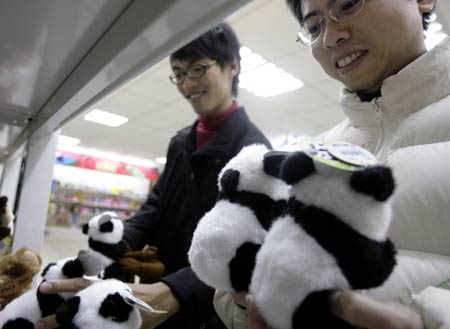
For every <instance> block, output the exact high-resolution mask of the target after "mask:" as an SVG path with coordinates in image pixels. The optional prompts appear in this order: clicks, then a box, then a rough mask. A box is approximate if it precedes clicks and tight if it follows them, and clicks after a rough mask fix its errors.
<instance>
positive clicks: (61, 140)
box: [58, 135, 80, 146]
mask: <svg viewBox="0 0 450 329" xmlns="http://www.w3.org/2000/svg"><path fill="white" fill-rule="evenodd" d="M58 144H65V145H74V146H75V145H78V144H80V139H79V138H75V137H69V136H64V135H60V136H59V137H58Z"/></svg>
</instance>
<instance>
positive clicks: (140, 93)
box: [10, 0, 450, 263]
mask: <svg viewBox="0 0 450 329" xmlns="http://www.w3.org/2000/svg"><path fill="white" fill-rule="evenodd" d="M440 5H441V6H447V7H445V8H444V7H443V9H441V8H440V12H442V13H445V12H446V13H450V8H448V7H450V5H449V3H448V2H447V1H440V2H439V1H438V6H440ZM438 19H439V21H440V23H441V24H442V25H443V26H441V29H439V26H438V25H437V24H436V25H435V26H434V27H433V28H432V30H433V31H435V32H436V33H435V37H437V38H442V37H443V35H444V33H445V32H447V34H450V31H449V28H450V17H449V16H445V15H440V16H439V17H438ZM227 21H228V22H229V23H230V25H231V26H232V27H233V28H234V29H235V31H236V33H237V35H238V37H239V39H240V41H241V44H242V46H245V47H248V48H250V49H251V50H252V51H253V52H256V53H258V54H259V55H261V56H262V57H263V58H264V59H265V61H266V63H269V62H270V63H273V64H275V65H276V66H277V67H279V68H281V69H283V70H284V71H285V72H287V73H289V74H291V75H292V76H293V77H295V78H297V79H300V80H301V84H302V87H301V88H298V89H296V90H293V91H290V92H286V93H283V94H280V95H276V96H271V97H261V96H256V95H254V94H252V93H251V92H249V91H248V90H246V89H244V88H239V96H238V102H239V104H241V105H243V106H245V108H246V111H247V113H248V115H249V117H250V118H251V119H252V120H253V122H255V124H256V125H257V126H258V127H260V128H261V129H262V131H263V132H264V133H265V134H266V136H268V138H269V139H270V141H271V142H272V144H273V145H274V146H275V147H277V148H280V147H283V146H286V144H289V143H290V142H292V141H293V140H295V138H298V137H313V136H316V135H317V134H319V133H321V132H323V131H326V130H327V129H329V128H331V127H332V126H334V125H335V124H337V123H338V122H340V121H341V120H342V119H343V118H344V116H343V113H342V111H341V110H340V108H339V104H338V100H339V93H340V90H341V89H342V85H341V84H340V83H338V82H336V81H334V80H332V79H331V78H329V77H328V76H327V75H326V74H325V73H324V72H323V71H322V69H321V68H320V66H319V65H318V64H317V63H316V62H315V61H314V60H313V59H312V57H311V55H310V53H309V49H308V48H307V47H305V46H302V45H301V44H300V43H298V42H296V32H297V30H298V23H297V22H296V21H295V19H294V18H293V17H292V15H291V14H290V12H289V11H288V8H287V7H286V5H285V0H255V1H252V2H251V3H250V4H248V5H246V6H245V7H243V8H242V9H240V10H238V11H237V12H235V13H234V14H232V15H231V16H230V17H229V18H228V19H227ZM430 42H432V41H431V39H430ZM262 65H263V64H258V65H256V66H262ZM252 69H255V68H252ZM170 73H171V70H170V65H169V61H168V58H164V59H162V60H161V61H160V62H159V63H157V64H155V65H153V66H152V67H151V68H149V69H148V70H147V71H145V72H144V73H142V74H140V75H139V76H137V77H135V78H134V79H132V80H130V81H129V82H127V83H125V84H123V85H122V86H121V87H120V88H118V89H117V90H115V91H113V92H112V93H111V94H109V95H107V96H105V97H103V98H102V99H100V100H99V101H98V102H97V103H95V104H93V105H92V106H90V107H89V108H88V109H86V111H84V112H83V113H82V114H80V115H78V116H77V117H75V118H73V119H71V120H70V121H69V122H67V123H65V124H64V126H63V127H62V130H61V135H62V136H66V137H71V138H73V139H69V144H70V143H73V142H74V139H75V140H78V142H77V143H78V144H77V145H75V146H74V145H69V144H67V139H66V141H63V139H60V141H61V143H60V144H59V145H58V152H60V153H59V154H58V155H59V156H60V160H61V159H62V158H61V156H62V154H65V155H66V156H67V155H68V154H69V155H70V153H71V152H73V153H78V154H83V155H84V156H92V157H96V158H97V159H101V160H103V164H104V166H105V163H106V167H108V163H109V165H111V166H113V167H114V166H115V164H116V165H117V163H122V164H123V163H126V164H130V165H132V166H138V167H139V166H140V167H145V168H154V170H156V171H159V172H161V171H162V170H163V169H164V160H163V158H164V157H165V154H166V150H167V146H168V143H169V140H170V138H171V137H172V136H173V135H174V134H175V132H176V131H178V130H179V129H181V128H182V127H185V126H187V125H190V124H191V123H192V122H193V121H194V120H195V113H194V112H193V110H192V108H191V107H190V105H189V104H188V102H187V101H186V100H185V99H183V97H182V96H181V95H180V94H179V93H178V91H177V89H176V87H175V86H174V85H173V84H171V82H170V81H169V78H168V76H169V74H170ZM268 82H270V81H268ZM297 83H298V82H297ZM93 109H100V110H103V111H108V112H110V113H114V114H117V115H120V116H124V117H126V118H127V119H128V121H127V122H126V123H125V124H123V125H121V126H119V127H109V126H105V125H101V124H97V123H93V122H91V121H87V120H85V119H84V115H85V114H87V113H89V112H90V111H91V110H93ZM61 152H62V153H61ZM64 152H65V153H64ZM66 159H67V157H66V158H63V161H59V164H58V165H55V170H54V179H53V184H52V193H51V197H50V202H49V211H48V220H47V228H46V231H45V232H46V236H45V238H44V244H43V247H42V250H41V255H42V256H43V259H44V263H47V262H50V261H55V260H58V259H61V258H63V257H67V256H71V255H73V254H74V253H75V252H76V251H77V250H79V249H82V248H85V247H86V244H87V239H86V237H85V236H83V235H82V234H81V233H80V229H79V226H80V225H81V224H82V223H84V222H85V221H86V220H87V219H88V218H89V216H91V215H93V214H95V213H98V212H100V211H104V210H114V211H117V212H119V213H120V216H121V217H122V218H126V217H128V216H130V215H131V214H132V213H133V212H134V211H135V210H136V209H138V207H139V205H140V204H141V203H142V202H143V201H144V200H145V194H146V193H147V192H148V190H149V189H150V188H151V186H152V185H153V184H154V182H155V180H156V179H157V175H156V176H152V179H150V180H149V179H148V177H144V176H145V175H142V174H141V175H132V174H129V175H125V176H126V177H125V178H124V177H118V176H124V175H117V174H112V173H107V171H108V170H109V169H110V168H109V169H108V168H103V169H101V170H96V171H93V170H92V169H81V168H73V167H74V166H70V165H68V164H70V163H64V161H65V160H66ZM69 160H70V156H69ZM55 162H56V160H55ZM66 162H67V161H66ZM67 167H69V168H67ZM109 171H114V170H113V169H111V170H109ZM87 172H91V175H90V176H89V177H87V175H88V174H87ZM92 173H93V174H92ZM108 175H109V176H108ZM136 176H138V177H136ZM78 177H79V178H78ZM82 177H84V179H85V181H86V183H85V184H81V185H80V186H76V182H77V181H79V180H81V178H82ZM106 181H108V182H110V183H111V182H112V183H111V184H110V185H109V186H102V185H105V184H104V183H103V182H106ZM90 185H92V186H90ZM102 187H103V190H102ZM96 205H97V206H98V205H100V206H98V207H97V206H96ZM10 206H11V205H10Z"/></svg>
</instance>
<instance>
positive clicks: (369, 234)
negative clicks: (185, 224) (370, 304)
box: [250, 143, 396, 329]
mask: <svg viewBox="0 0 450 329" xmlns="http://www.w3.org/2000/svg"><path fill="white" fill-rule="evenodd" d="M333 145H335V147H334V148H332V146H333ZM333 145H330V147H329V149H332V150H334V152H333V153H332V154H331V155H330V152H331V151H330V152H329V151H328V149H327V148H325V149H323V147H324V144H320V143H318V147H317V145H313V148H314V150H313V151H312V152H309V151H311V148H309V149H308V148H306V149H305V150H306V151H304V152H294V153H291V154H289V155H288V156H287V157H286V159H285V160H283V162H282V165H281V173H280V177H281V178H282V179H283V180H284V181H285V182H286V183H288V184H290V185H291V189H290V199H289V201H288V203H287V205H286V207H285V210H284V213H283V215H282V216H281V217H280V218H279V219H277V220H276V222H275V223H274V224H273V226H272V227H271V228H270V230H269V232H268V233H267V235H266V239H265V242H264V244H263V245H262V247H261V249H260V251H259V253H258V255H257V261H256V266H255V270H254V272H253V276H252V279H251V286H250V292H251V294H252V295H253V297H254V300H255V303H256V305H257V307H258V309H259V311H260V312H261V314H262V315H263V317H264V319H265V320H266V322H267V323H268V324H269V326H271V327H272V328H275V329H292V328H353V327H352V326H351V325H350V324H349V323H346V322H344V321H343V320H341V319H339V318H337V317H336V316H334V314H333V313H332V312H331V311H330V310H329V307H328V305H329V295H330V293H331V292H333V291H336V290H342V289H368V288H373V287H377V286H379V285H381V284H382V283H383V282H384V281H385V280H386V279H387V278H388V277H389V275H390V274H391V272H392V270H393V268H394V267H395V264H396V262H395V249H394V246H393V244H392V243H391V241H390V240H389V239H388V229H389V226H390V222H391V205H390V202H389V198H390V196H391V195H392V193H393V191H394V179H393V175H392V172H391V170H390V169H389V168H388V167H384V166H379V165H375V164H374V163H371V165H368V166H354V165H349V164H348V163H344V162H342V161H341V160H337V159H336V158H334V155H333V154H336V155H340V156H341V157H342V158H344V159H346V156H345V154H346V153H347V154H350V159H349V160H348V161H351V160H352V155H351V153H352V152H354V153H356V154H358V153H359V154H360V155H364V156H367V152H366V151H365V150H364V149H362V148H359V147H357V146H354V145H349V144H347V143H336V144H333ZM339 147H340V148H339ZM320 148H322V150H320ZM317 150H319V152H324V153H328V154H327V155H325V156H324V155H323V154H319V152H317ZM353 161H354V160H353ZM357 162H358V161H356V163H357ZM332 163H334V164H335V165H331V166H330V164H332ZM336 164H337V165H336Z"/></svg>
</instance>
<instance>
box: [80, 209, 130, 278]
mask: <svg viewBox="0 0 450 329" xmlns="http://www.w3.org/2000/svg"><path fill="white" fill-rule="evenodd" d="M123 229H124V227H123V222H122V220H121V219H120V218H119V217H117V215H116V213H114V212H111V211H107V212H103V213H101V214H100V215H98V216H95V217H93V218H92V219H91V220H89V222H88V223H87V224H85V225H84V226H83V233H84V234H86V235H87V236H88V237H89V248H87V249H84V250H81V251H80V252H79V253H78V260H79V261H80V262H81V264H82V265H83V269H84V274H85V275H87V276H99V277H101V278H103V279H109V278H118V277H119V276H120V274H121V268H120V264H119V261H118V260H119V258H120V257H122V256H123V255H124V254H125V252H126V245H125V243H124V242H123V240H122V239H123Z"/></svg>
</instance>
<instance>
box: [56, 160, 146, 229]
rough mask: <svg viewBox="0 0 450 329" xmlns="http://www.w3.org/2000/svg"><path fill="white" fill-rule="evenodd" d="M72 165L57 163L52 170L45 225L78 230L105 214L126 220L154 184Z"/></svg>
mask: <svg viewBox="0 0 450 329" xmlns="http://www.w3.org/2000/svg"><path fill="white" fill-rule="evenodd" d="M72 164H73V163H72ZM72 164H70V165H67V164H61V162H60V163H59V164H58V163H57V164H56V165H55V167H54V171H53V182H52V190H51V195H50V201H49V208H48V215H47V225H50V226H72V227H79V226H80V225H83V224H85V223H86V222H87V221H88V220H89V219H91V218H92V217H93V216H95V215H98V214H100V213H102V212H105V211H108V210H111V211H114V212H115V213H116V214H117V215H118V216H119V218H121V219H126V218H129V217H130V216H132V215H133V214H134V213H135V212H136V211H137V210H138V209H139V207H140V206H141V205H142V204H143V203H144V202H145V200H146V198H147V195H148V192H149V189H150V187H151V186H152V185H153V183H154V181H152V180H149V179H148V178H147V177H146V175H137V176H132V175H129V174H117V173H112V172H105V171H98V170H93V169H85V168H82V167H78V166H73V165H72ZM112 167H114V166H112ZM103 169H104V167H103Z"/></svg>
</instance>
